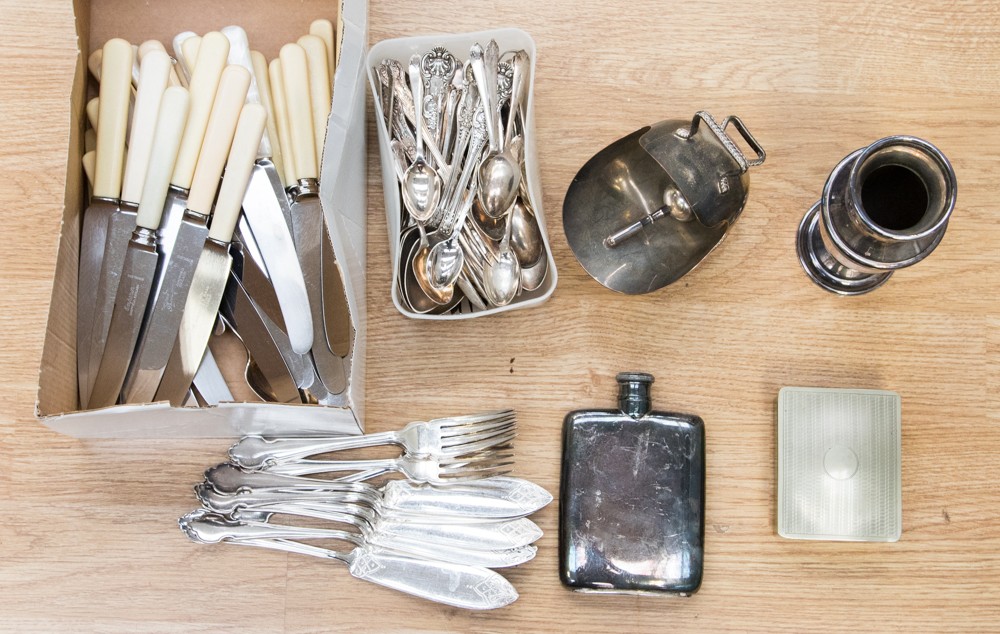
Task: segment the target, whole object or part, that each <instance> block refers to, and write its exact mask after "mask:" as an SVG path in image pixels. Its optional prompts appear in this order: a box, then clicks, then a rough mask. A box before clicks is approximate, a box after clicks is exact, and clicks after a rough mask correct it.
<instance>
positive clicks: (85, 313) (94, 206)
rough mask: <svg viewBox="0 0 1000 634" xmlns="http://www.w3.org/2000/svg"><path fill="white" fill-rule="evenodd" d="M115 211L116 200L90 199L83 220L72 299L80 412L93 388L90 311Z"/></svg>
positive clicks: (92, 312)
mask: <svg viewBox="0 0 1000 634" xmlns="http://www.w3.org/2000/svg"><path fill="white" fill-rule="evenodd" d="M117 209H118V201H117V200H113V199H110V198H93V199H92V200H91V201H90V206H89V207H88V208H87V211H86V212H84V216H83V231H82V232H81V234H80V271H79V277H78V283H77V298H76V371H77V384H78V388H79V390H80V403H81V406H82V407H83V408H86V407H87V400H88V399H89V396H90V386H91V385H93V381H92V375H91V372H90V357H91V348H92V347H93V346H92V345H91V342H92V338H91V333H93V331H94V307H95V306H96V305H97V292H96V291H97V286H98V284H100V281H101V266H102V264H103V262H104V245H105V243H106V242H107V239H108V219H109V218H110V217H111V214H113V213H114V212H115V211H116V210H117Z"/></svg>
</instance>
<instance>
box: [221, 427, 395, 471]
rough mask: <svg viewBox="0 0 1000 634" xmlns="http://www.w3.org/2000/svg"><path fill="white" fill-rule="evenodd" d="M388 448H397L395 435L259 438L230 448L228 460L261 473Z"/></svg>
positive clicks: (247, 439) (383, 433) (244, 439)
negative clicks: (336, 453) (331, 454)
mask: <svg viewBox="0 0 1000 634" xmlns="http://www.w3.org/2000/svg"><path fill="white" fill-rule="evenodd" d="M391 444H399V440H398V438H397V435H396V432H393V431H387V432H381V433H378V434H368V435H366V436H343V437H340V438H275V439H273V440H269V439H267V438H262V437H261V436H247V437H245V438H242V439H240V441H239V442H237V443H236V444H235V445H233V446H232V447H230V448H229V459H230V460H232V461H233V462H234V463H235V464H237V465H239V466H241V467H243V468H244V469H263V468H265V467H267V466H268V465H276V464H281V463H285V462H291V461H293V460H299V459H301V458H305V457H308V456H315V455H317V454H322V453H329V452H331V451H340V450H342V449H362V448H364V447H375V446H378V445H391Z"/></svg>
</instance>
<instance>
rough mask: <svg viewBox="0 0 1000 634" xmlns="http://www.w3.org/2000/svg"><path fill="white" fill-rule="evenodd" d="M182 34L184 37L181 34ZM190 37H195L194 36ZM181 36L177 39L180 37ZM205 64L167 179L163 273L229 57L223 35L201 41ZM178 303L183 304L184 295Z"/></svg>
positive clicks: (194, 81) (193, 84)
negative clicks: (171, 173) (172, 171)
mask: <svg viewBox="0 0 1000 634" xmlns="http://www.w3.org/2000/svg"><path fill="white" fill-rule="evenodd" d="M182 35H183V34H182ZM191 35H194V34H193V33H192V34H191ZM180 37H181V36H178V38H180ZM203 39H204V40H205V45H204V48H203V52H204V56H203V61H204V62H205V63H204V64H202V65H201V69H200V70H199V71H198V72H197V73H196V75H195V76H194V77H192V78H191V81H190V85H189V88H188V90H189V91H190V93H191V107H190V109H189V111H188V122H187V125H185V126H184V135H183V137H182V139H181V149H180V150H179V151H178V154H177V162H176V164H175V165H174V173H173V175H172V176H171V178H170V190H169V191H168V192H167V201H166V202H165V203H164V205H163V218H162V219H161V220H160V247H159V248H160V262H159V264H158V267H159V268H160V270H161V271H162V270H164V269H165V267H167V266H168V265H169V263H170V260H171V259H172V257H173V249H174V242H176V241H177V238H178V235H179V233H180V231H181V228H182V225H183V221H184V211H185V210H186V209H187V197H188V190H189V189H190V188H191V181H192V179H193V178H194V172H195V167H196V166H197V164H198V155H199V154H200V152H201V146H202V143H203V142H204V140H205V132H206V130H207V129H208V119H209V117H210V116H211V114H212V107H213V106H214V104H215V97H216V93H217V92H218V90H219V82H220V80H221V77H222V69H223V68H224V67H225V65H226V56H227V55H228V54H229V40H227V39H226V36H224V35H223V34H222V33H218V32H215V33H209V34H207V35H205V37H204V38H203ZM161 284H162V276H161V277H159V278H157V281H156V288H157V290H156V291H155V292H156V293H159V292H160V290H159V289H160V286H161ZM180 301H184V299H183V296H182V297H181V300H180Z"/></svg>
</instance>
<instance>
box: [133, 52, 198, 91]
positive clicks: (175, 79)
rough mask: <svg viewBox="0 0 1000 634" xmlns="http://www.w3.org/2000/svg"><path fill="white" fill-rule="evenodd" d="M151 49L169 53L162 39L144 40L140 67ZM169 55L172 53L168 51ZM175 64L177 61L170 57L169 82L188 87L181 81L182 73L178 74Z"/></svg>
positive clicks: (140, 54)
mask: <svg viewBox="0 0 1000 634" xmlns="http://www.w3.org/2000/svg"><path fill="white" fill-rule="evenodd" d="M150 51H163V52H164V53H167V49H166V47H165V46H163V42H161V41H160V40H146V41H145V42H143V43H142V44H140V45H139V64H140V68H141V64H142V60H143V59H145V57H146V54H147V53H149V52H150ZM167 55H168V56H169V55H170V53H167ZM174 64H175V61H174V59H173V58H171V59H170V78H169V80H168V82H169V84H170V85H171V86H184V87H185V88H187V86H186V85H185V84H183V83H182V82H181V78H180V75H178V74H177V68H176V66H174Z"/></svg>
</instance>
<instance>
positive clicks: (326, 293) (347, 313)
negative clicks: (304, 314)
mask: <svg viewBox="0 0 1000 634" xmlns="http://www.w3.org/2000/svg"><path fill="white" fill-rule="evenodd" d="M321 258H322V275H323V328H324V332H326V342H327V347H328V348H329V349H330V352H332V353H333V354H335V355H337V356H338V357H340V358H341V359H343V360H344V363H345V371H348V368H347V366H346V363H347V358H348V356H349V355H350V353H351V343H352V342H353V341H354V325H353V322H352V321H351V310H350V307H349V306H348V303H347V292H346V290H345V289H344V280H343V278H342V277H341V275H342V274H343V272H342V271H341V270H340V265H339V264H337V256H336V254H335V253H334V251H333V242H332V241H331V240H330V232H329V230H328V228H327V227H326V226H324V227H323V247H322V251H321ZM348 373H349V371H348Z"/></svg>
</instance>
